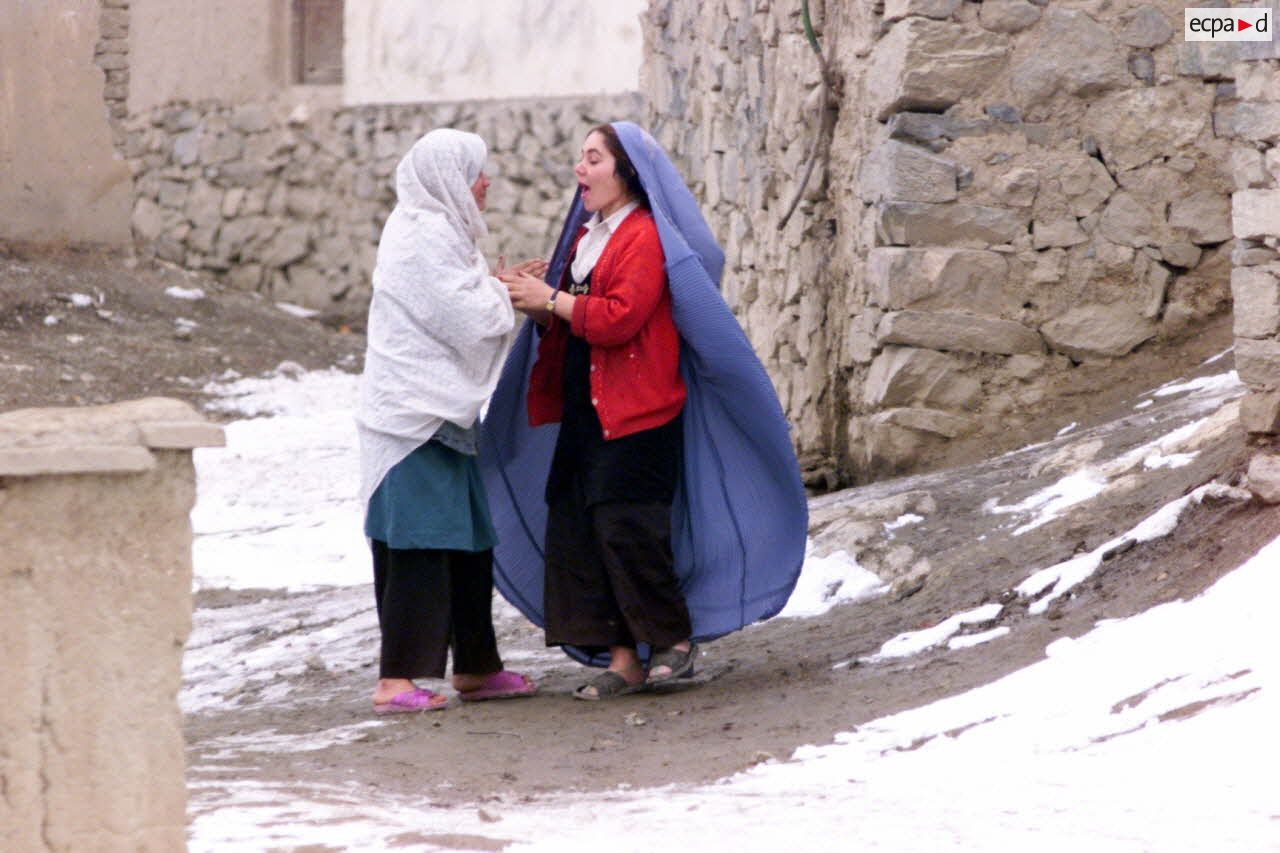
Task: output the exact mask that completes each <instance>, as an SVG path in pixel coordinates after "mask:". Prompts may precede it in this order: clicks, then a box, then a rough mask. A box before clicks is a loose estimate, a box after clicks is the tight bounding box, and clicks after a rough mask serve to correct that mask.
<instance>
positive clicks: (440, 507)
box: [364, 441, 498, 551]
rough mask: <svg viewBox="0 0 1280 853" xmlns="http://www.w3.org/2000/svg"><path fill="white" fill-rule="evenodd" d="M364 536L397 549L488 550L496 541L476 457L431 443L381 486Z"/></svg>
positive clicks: (398, 466)
mask: <svg viewBox="0 0 1280 853" xmlns="http://www.w3.org/2000/svg"><path fill="white" fill-rule="evenodd" d="M364 535H365V536H367V537H369V538H370V539H377V540H378V541H380V542H385V543H387V546H388V547H389V548H395V549H396V550H410V549H432V550H441V551H484V550H486V549H489V548H492V547H493V546H494V545H495V544H496V543H497V541H498V537H497V534H496V533H495V532H494V529H493V520H492V519H491V518H490V517H489V500H488V498H487V496H486V495H485V491H484V482H483V480H481V478H480V469H479V466H478V465H477V464H476V457H474V456H469V455H467V454H465V453H459V452H457V451H456V450H450V449H449V448H448V447H445V446H444V445H443V444H441V443H440V442H438V441H428V442H427V443H426V444H423V445H422V446H421V447H419V448H418V449H417V450H415V451H413V452H412V453H410V454H409V455H408V456H406V457H405V458H404V459H402V460H400V462H398V463H397V464H396V466H395V467H394V468H392V469H391V470H390V471H388V472H387V475H386V476H385V477H383V478H382V482H381V483H379V484H378V488H377V490H376V491H374V493H373V496H372V497H371V498H369V506H368V508H367V509H366V511H365V517H364Z"/></svg>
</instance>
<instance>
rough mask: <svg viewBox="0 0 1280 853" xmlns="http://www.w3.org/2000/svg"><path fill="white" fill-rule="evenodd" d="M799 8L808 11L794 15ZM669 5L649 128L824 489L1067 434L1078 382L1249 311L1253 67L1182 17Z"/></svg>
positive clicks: (661, 15) (901, 4)
mask: <svg viewBox="0 0 1280 853" xmlns="http://www.w3.org/2000/svg"><path fill="white" fill-rule="evenodd" d="M797 5H798V4H797ZM811 6H812V10H813V16H814V24H815V27H816V29H817V34H818V38H819V39H820V42H821V45H822V48H823V51H824V55H825V56H826V57H827V59H828V61H829V63H830V66H831V71H832V76H833V78H834V91H835V97H834V98H833V109H834V110H835V111H836V115H835V117H834V120H835V123H834V132H833V134H832V136H831V138H830V140H829V141H827V142H824V144H823V145H822V146H821V149H820V150H821V151H822V152H823V153H822V156H821V158H820V160H819V162H818V164H817V168H816V170H815V173H814V179H813V180H811V181H810V183H809V186H808V190H807V196H806V200H805V201H804V202H803V203H802V205H801V207H800V208H799V210H798V211H797V213H796V214H795V215H794V216H793V217H792V219H791V220H790V221H789V222H788V223H787V225H786V227H785V228H784V229H783V230H781V231H779V230H778V224H779V222H780V220H781V218H782V216H783V214H784V213H785V211H786V209H787V207H788V203H789V201H790V199H791V197H792V195H793V194H794V193H795V191H796V189H797V187H798V184H799V177H800V175H801V174H802V173H803V165H804V163H805V160H806V154H807V150H808V147H809V143H810V141H811V139H812V138H813V137H814V136H815V135H820V133H821V130H822V125H821V118H822V116H821V113H820V108H821V103H822V101H821V90H822V87H821V85H820V84H821V79H822V78H821V75H820V73H819V65H818V62H817V59H816V56H815V55H814V53H813V51H812V50H811V48H810V46H809V45H808V43H807V40H806V39H805V36H804V34H803V28H802V23H801V19H800V15H799V11H798V9H797V8H794V7H793V6H791V5H787V6H786V7H781V6H780V5H779V4H769V3H760V2H754V0H718V2H711V3H693V2H686V0H654V2H653V3H652V4H651V8H650V13H649V15H648V18H647V27H646V30H647V37H648V39H649V51H648V59H647V66H646V69H645V72H644V74H643V75H642V80H643V85H642V88H643V90H644V92H645V93H646V94H647V95H648V96H649V97H650V99H651V102H652V105H653V110H652V114H651V117H650V121H651V123H652V124H653V125H654V126H655V127H656V128H657V132H658V134H659V135H660V137H661V138H662V141H663V142H664V143H665V144H666V145H667V146H668V147H669V148H670V149H672V150H673V151H675V152H676V153H677V155H678V157H679V158H680V160H681V161H682V163H681V165H682V167H683V168H684V169H685V171H686V174H687V175H689V177H690V179H691V181H692V182H693V184H694V188H695V191H696V192H697V193H698V194H700V195H701V197H702V198H703V201H704V207H705V209H706V211H707V213H708V215H709V216H710V218H711V221H712V227H713V229H714V230H715V231H716V232H717V233H718V234H719V235H721V237H722V238H723V240H724V241H725V244H726V247H727V254H728V264H727V267H726V277H725V293H726V296H727V297H728V298H729V300H730V302H731V304H732V305H733V306H734V308H735V311H736V312H737V313H738V316H739V317H740V319H741V320H742V322H743V324H744V326H745V327H746V329H747V332H748V334H749V336H750V337H751V340H752V341H753V343H754V344H755V345H756V347H757V349H758V350H759V351H760V352H761V354H762V356H763V357H764V359H765V363H766V367H767V368H768V370H769V372H770V374H771V375H772V376H773V378H774V381H775V383H776V385H777V387H778V390H779V395H780V397H781V399H782V401H783V404H784V406H785V407H786V410H787V413H788V415H789V416H790V417H791V419H792V421H793V423H794V424H795V425H796V432H795V437H796V441H797V445H798V447H799V449H800V451H801V453H802V460H803V461H804V462H805V465H806V468H807V470H808V472H809V478H810V480H811V481H818V482H821V481H822V480H823V479H827V480H830V479H831V472H832V471H833V470H838V471H839V472H840V473H839V476H840V478H841V479H846V480H848V479H852V480H861V479H867V478H871V477H875V476H879V475H883V474H886V473H891V472H895V471H900V470H906V469H909V468H911V467H913V466H916V465H918V464H919V462H920V460H921V458H922V455H924V454H926V453H928V452H929V451H930V449H931V448H936V447H938V446H939V445H941V444H943V443H945V442H947V441H949V440H951V439H955V438H958V437H962V436H985V435H992V434H994V433H996V432H998V431H1000V430H1001V429H1002V428H1003V427H1004V426H1005V425H1007V424H1009V423H1023V424H1026V423H1031V422H1032V421H1033V419H1037V418H1040V419H1043V413H1044V411H1045V409H1046V407H1047V406H1048V405H1050V404H1051V403H1052V396H1051V395H1052V394H1053V388H1054V386H1055V379H1057V378H1059V377H1061V376H1063V375H1064V374H1067V373H1068V372H1070V371H1071V370H1072V369H1073V366H1074V365H1076V364H1079V363H1081V362H1095V361H1104V360H1116V359H1123V358H1124V357H1125V356H1126V355H1128V354H1129V353H1132V352H1133V351H1134V350H1135V349H1137V348H1139V347H1142V346H1144V345H1151V344H1152V343H1154V342H1159V341H1164V340H1176V339H1179V338H1182V337H1185V336H1188V335H1194V334H1195V333H1196V331H1197V330H1198V329H1200V328H1202V327H1203V326H1204V325H1205V324H1206V322H1207V321H1208V320H1209V319H1210V318H1211V317H1213V316H1214V315H1215V314H1218V313H1220V312H1223V311H1225V310H1228V308H1229V305H1230V286H1229V280H1230V273H1231V264H1232V260H1231V250H1232V247H1233V244H1232V237H1233V235H1232V223H1231V190H1232V169H1231V150H1232V145H1231V140H1230V139H1228V138H1227V136H1226V134H1225V133H1224V131H1223V130H1222V129H1221V128H1220V127H1219V125H1218V124H1216V123H1215V120H1214V117H1215V114H1216V115H1219V116H1221V115H1223V114H1224V111H1225V110H1228V109H1230V108H1231V107H1232V105H1233V104H1234V103H1235V98H1236V91H1235V86H1234V84H1233V82H1232V81H1233V78H1234V74H1235V66H1234V59H1235V56H1236V54H1235V48H1234V46H1232V45H1218V44H1198V43H1185V42H1184V41H1183V40H1182V36H1181V27H1182V9H1183V6H1182V5H1180V4H1174V3H1170V2H1163V0H1145V1H1144V2H1134V1H1133V0H1120V2H1109V0H1064V2H1055V3H1052V4H1049V3H1047V2H1046V0H1035V2H1027V0H985V2H961V0H884V2H880V3H856V4H854V3H836V2H830V0H828V2H814V3H812V4H811Z"/></svg>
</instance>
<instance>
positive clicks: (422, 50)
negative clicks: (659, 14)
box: [343, 0, 647, 105]
mask: <svg viewBox="0 0 1280 853" xmlns="http://www.w3.org/2000/svg"><path fill="white" fill-rule="evenodd" d="M646 5H647V3H646V2H645V0H610V2H607V3H606V2H575V3H566V2H563V0H484V2H483V3H477V2H475V0H437V2H431V3H423V2H420V0H364V2H350V3H348V4H347V6H346V20H345V28H346V32H345V36H346V46H345V49H344V52H343V63H344V65H345V73H346V82H345V86H344V92H343V98H344V101H345V103H347V104H349V105H356V104H375V103H410V102H413V103H416V102H424V101H466V100H474V99H487V98H529V97H539V98H548V97H560V96H567V95H574V96H577V95H596V94H612V93H621V92H633V91H635V90H636V89H637V88H638V87H639V80H640V63H641V57H642V53H643V48H644V43H643V37H642V33H641V26H640V15H641V13H642V12H643V11H644V10H645V7H646Z"/></svg>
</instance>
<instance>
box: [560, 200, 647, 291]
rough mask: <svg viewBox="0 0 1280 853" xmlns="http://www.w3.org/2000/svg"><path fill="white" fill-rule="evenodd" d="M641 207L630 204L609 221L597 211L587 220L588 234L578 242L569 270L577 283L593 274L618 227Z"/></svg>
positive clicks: (624, 206) (616, 212)
mask: <svg viewBox="0 0 1280 853" xmlns="http://www.w3.org/2000/svg"><path fill="white" fill-rule="evenodd" d="M639 206H640V205H639V204H638V203H637V202H634V201H632V202H628V203H627V204H624V205H623V206H622V207H620V208H618V209H617V210H615V211H614V212H613V213H612V214H611V215H610V216H609V218H608V219H601V218H600V211H598V210H597V211H596V212H595V213H594V214H592V216H591V218H590V219H588V220H587V224H586V229H587V233H586V234H583V235H582V239H581V240H579V241H578V253H577V254H576V255H574V258H573V264H572V265H571V266H570V268H569V272H570V273H571V274H572V275H573V280H574V281H575V282H576V283H578V284H581V283H582V280H583V279H585V278H586V277H587V276H588V275H590V274H591V270H593V269H594V268H595V265H596V261H598V260H600V255H601V253H603V252H604V247H605V246H606V245H608V243H609V238H610V237H612V236H613V232H614V231H617V230H618V226H619V225H621V224H622V220H624V219H626V218H627V214H629V213H630V212H631V211H633V210H635V209H636V208H637V207H639Z"/></svg>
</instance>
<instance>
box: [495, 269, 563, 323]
mask: <svg viewBox="0 0 1280 853" xmlns="http://www.w3.org/2000/svg"><path fill="white" fill-rule="evenodd" d="M498 278H499V279H500V280H501V281H502V283H503V284H505V285H506V286H507V293H508V294H510V295H511V304H512V305H513V306H515V308H516V310H517V311H523V312H524V313H526V314H530V313H535V312H540V311H541V312H545V310H546V306H547V300H548V299H550V298H551V294H553V293H555V289H554V288H553V287H552V286H551V285H549V284H547V283H546V282H545V281H543V280H542V279H540V278H535V277H533V276H531V275H529V274H528V273H526V272H505V273H503V274H502V275H500V276H498Z"/></svg>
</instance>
